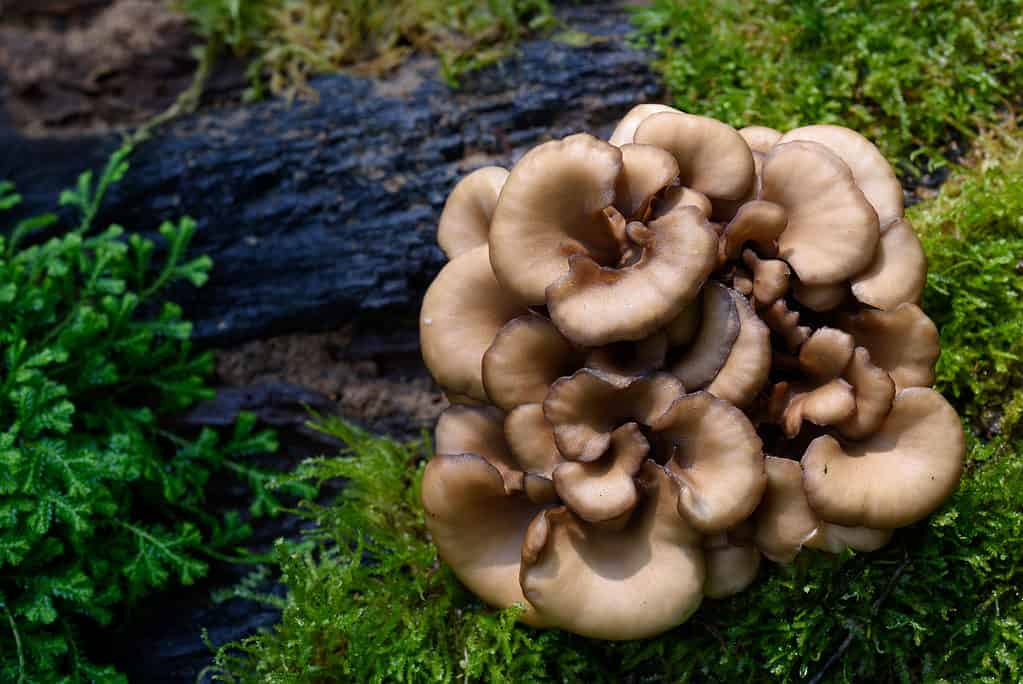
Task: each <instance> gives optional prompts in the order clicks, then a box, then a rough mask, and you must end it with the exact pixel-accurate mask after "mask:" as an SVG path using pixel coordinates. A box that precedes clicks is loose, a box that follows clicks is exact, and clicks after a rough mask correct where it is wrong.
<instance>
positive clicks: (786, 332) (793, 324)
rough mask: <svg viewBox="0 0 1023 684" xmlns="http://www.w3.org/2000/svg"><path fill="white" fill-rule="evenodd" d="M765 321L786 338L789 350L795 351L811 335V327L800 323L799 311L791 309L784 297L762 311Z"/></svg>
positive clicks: (769, 326)
mask: <svg viewBox="0 0 1023 684" xmlns="http://www.w3.org/2000/svg"><path fill="white" fill-rule="evenodd" d="M760 315H761V316H763V317H764V323H766V324H767V327H768V328H770V329H771V330H773V331H774V332H776V333H778V334H779V335H781V337H782V339H784V340H785V346H786V347H788V349H789V351H795V350H797V349H799V347H800V346H801V345H802V344H803V343H804V342H806V340H807V339H808V338H809V337H810V332H811V330H810V327H809V326H806V325H799V312H798V311H792V310H790V309H789V305H788V304H787V303H786V302H785V300H784V299H779V300H778V301H776V302H774V303H773V304H771V305H770V306H769V307H767V308H766V309H763V310H762V311H761V312H760Z"/></svg>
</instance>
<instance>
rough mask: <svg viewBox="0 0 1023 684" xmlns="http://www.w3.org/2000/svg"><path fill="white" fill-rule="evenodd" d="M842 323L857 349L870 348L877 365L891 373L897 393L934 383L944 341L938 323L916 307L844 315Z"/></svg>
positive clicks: (902, 305) (913, 305)
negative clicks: (941, 339)
mask: <svg viewBox="0 0 1023 684" xmlns="http://www.w3.org/2000/svg"><path fill="white" fill-rule="evenodd" d="M839 324H840V325H841V326H842V329H843V330H846V331H848V332H849V334H851V335H852V336H853V339H854V340H855V341H856V345H857V346H860V347H866V349H867V351H868V352H870V358H871V359H872V360H873V362H874V365H876V366H878V367H880V368H883V369H885V370H886V371H888V374H889V375H891V376H892V380H894V381H895V389H896V391H898V390H901V389H903V388H906V387H930V386H931V385H933V384H934V364H936V363H937V362H938V355H939V354H941V341H940V338H939V336H938V328H937V327H936V326H935V325H934V322H933V321H932V320H931V319H930V318H928V317H927V314H925V313H924V312H923V311H922V310H921V309H920V307H919V306H917V305H916V304H899V305H898V306H897V307H895V308H894V309H892V310H890V311H876V310H866V311H861V312H859V313H857V314H851V315H849V314H847V315H843V316H840V317H839Z"/></svg>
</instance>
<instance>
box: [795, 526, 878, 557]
mask: <svg viewBox="0 0 1023 684" xmlns="http://www.w3.org/2000/svg"><path fill="white" fill-rule="evenodd" d="M893 532H894V530H875V529H871V528H869V527H846V526H845V525H833V524H831V523H821V525H820V527H819V528H817V534H815V535H814V536H813V539H810V540H808V541H807V542H806V547H807V548H811V549H820V550H821V551H827V552H828V553H842V552H843V551H845V550H846V549H852V550H853V551H877V550H878V549H879V548H881V547H882V546H884V545H885V544H887V543H888V542H889V541H891V538H892V533H893Z"/></svg>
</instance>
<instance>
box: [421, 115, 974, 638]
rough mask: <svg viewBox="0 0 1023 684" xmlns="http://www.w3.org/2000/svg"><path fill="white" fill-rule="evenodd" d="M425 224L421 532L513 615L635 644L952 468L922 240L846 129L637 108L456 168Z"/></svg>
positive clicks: (873, 527) (854, 530) (954, 456)
mask: <svg viewBox="0 0 1023 684" xmlns="http://www.w3.org/2000/svg"><path fill="white" fill-rule="evenodd" d="M438 241H439V242H440V246H441V247H442V248H443V250H444V252H445V253H446V254H447V256H448V258H449V259H450V261H449V262H448V263H447V265H446V266H445V267H444V268H443V270H442V271H441V272H440V274H439V275H438V276H437V278H436V280H435V281H434V282H433V284H432V285H431V286H430V289H429V291H428V292H427V294H426V298H425V299H424V301H423V307H422V314H421V319H420V332H421V340H422V350H423V357H424V359H425V361H426V364H427V366H428V367H429V369H430V371H431V372H432V373H433V375H434V377H435V378H436V380H437V382H438V383H439V384H440V385H441V386H443V387H444V388H445V390H446V392H447V395H448V398H449V399H450V400H451V402H452V404H453V405H452V407H451V408H449V409H448V410H447V411H446V412H445V413H444V414H443V415H442V416H441V418H440V422H439V423H438V425H437V432H436V456H434V457H433V458H432V460H431V461H430V462H429V464H428V465H427V467H426V472H425V475H424V479H423V492H422V498H423V504H424V506H425V508H426V512H427V524H428V526H429V529H430V532H431V534H432V536H433V539H434V541H435V543H436V544H437V547H438V549H439V551H440V555H441V557H442V558H443V559H444V560H445V561H446V562H447V563H448V564H449V565H450V566H451V567H452V568H453V570H454V572H455V573H456V574H457V575H458V577H459V578H460V579H461V580H462V581H463V582H464V583H465V584H466V586H468V587H469V588H470V589H471V590H472V591H474V592H475V593H476V594H477V595H479V596H480V597H481V598H482V599H483V600H484V601H486V602H488V603H490V604H492V605H494V606H499V607H505V606H510V605H512V604H516V603H519V604H522V605H523V606H524V607H525V611H524V613H523V615H522V619H523V620H525V621H526V622H528V623H530V624H532V625H537V626H556V627H560V628H563V629H566V630H569V631H572V632H576V633H578V634H582V635H586V636H590V637H596V638H603V639H635V638H641V637H646V636H651V635H654V634H657V633H659V632H662V631H664V630H666V629H669V628H671V627H673V626H675V625H678V624H679V623H681V622H683V621H685V620H686V619H687V618H688V617H689V616H690V615H691V614H692V613H693V611H695V610H696V608H697V607H698V606H699V605H700V602H701V600H702V599H703V597H704V596H710V597H723V596H727V595H730V594H733V593H736V592H738V591H741V590H742V589H744V588H745V587H746V586H748V585H749V584H750V583H751V582H752V581H753V578H754V576H755V575H756V572H757V569H758V566H759V564H760V557H761V555H764V556H766V557H767V558H769V559H771V560H772V561H776V562H781V563H785V562H790V561H792V560H793V558H795V556H796V554H797V553H799V551H800V549H801V548H802V547H804V546H808V547H812V548H817V549H823V550H826V551H832V552H838V551H841V550H843V549H845V548H852V549H857V550H864V551H866V550H873V549H877V548H879V547H880V546H882V545H884V544H885V543H886V542H887V541H888V540H889V539H890V538H891V535H892V530H893V529H895V528H898V527H902V526H905V525H909V524H911V523H913V522H915V521H917V520H920V519H921V518H923V517H924V516H926V515H927V514H928V513H930V512H931V511H933V510H934V509H935V508H936V507H937V506H938V505H939V504H940V503H941V502H942V500H943V499H945V497H947V496H948V495H949V494H950V493H951V492H952V491H953V490H954V489H955V487H956V485H957V483H958V481H959V477H960V473H961V470H962V465H963V452H964V438H963V432H962V427H961V425H960V422H959V418H958V416H957V415H956V412H955V410H954V409H953V408H952V407H951V406H950V405H949V404H948V402H946V401H945V399H944V398H942V396H941V395H940V394H938V393H937V392H935V391H934V390H933V389H931V388H930V385H931V384H933V382H934V364H935V362H936V360H937V358H938V351H939V349H938V332H937V330H936V329H935V326H934V324H933V323H932V322H931V320H930V319H929V318H928V317H927V316H926V315H925V314H924V313H923V312H922V311H921V310H920V308H919V306H918V305H917V302H918V301H919V298H920V292H921V289H922V288H923V285H924V275H925V271H926V261H925V258H924V254H923V251H922V250H921V247H920V242H919V240H918V239H917V237H916V235H915V233H914V231H913V228H912V226H910V224H909V223H908V222H907V221H906V220H905V218H903V211H902V189H901V187H900V185H899V182H898V180H897V179H896V177H895V174H894V173H893V172H892V169H891V167H890V166H889V164H888V163H887V162H886V161H885V159H884V157H883V156H882V155H881V153H880V152H879V151H878V150H877V148H876V147H874V145H873V144H871V143H870V142H869V141H868V140H866V139H865V138H863V137H862V136H860V135H859V134H857V133H855V132H853V131H851V130H848V129H846V128H841V127H837V126H809V127H805V128H799V129H796V130H793V131H789V132H788V133H786V134H784V135H782V134H781V133H779V132H778V131H775V130H772V129H769V128H763V127H759V126H753V127H749V128H744V129H742V130H739V131H736V130H734V129H733V128H731V127H729V126H727V125H725V124H723V123H720V122H718V121H715V120H713V119H708V118H705V117H701V116H694V115H691V114H686V113H683V112H680V111H678V110H675V109H672V108H670V107H665V106H660V105H640V106H638V107H635V108H634V109H633V110H632V111H630V112H629V113H628V115H627V116H626V117H625V118H624V119H623V120H622V121H621V123H620V124H619V125H618V127H617V128H616V129H615V131H614V134H613V135H612V136H611V139H610V141H609V142H603V141H601V140H598V139H597V138H594V137H593V136H590V135H586V134H578V135H572V136H569V137H567V138H564V139H563V140H556V141H552V142H547V143H544V144H542V145H539V146H538V147H536V148H534V149H532V150H531V151H529V152H528V153H527V154H526V155H525V156H524V157H523V158H522V159H521V161H519V162H518V163H517V164H515V166H514V167H513V168H512V170H511V171H510V172H509V171H506V170H504V169H501V168H496V167H488V168H483V169H480V170H478V171H476V172H474V173H472V174H470V175H469V176H467V177H466V178H465V179H463V180H462V181H461V182H460V183H459V184H458V185H457V186H456V187H455V189H454V191H453V192H452V193H451V196H450V198H449V199H448V201H447V204H446V206H445V208H444V213H443V215H442V216H441V220H440V227H439V230H438ZM765 451H766V452H767V454H769V455H765Z"/></svg>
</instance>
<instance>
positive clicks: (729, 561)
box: [703, 532, 760, 599]
mask: <svg viewBox="0 0 1023 684" xmlns="http://www.w3.org/2000/svg"><path fill="white" fill-rule="evenodd" d="M703 550H704V558H705V560H706V564H707V580H706V582H704V584H703V593H704V595H706V596H707V598H712V599H723V598H727V597H729V596H734V595H735V594H738V593H739V592H740V591H742V590H743V589H745V588H746V587H748V586H749V585H751V584H752V583H753V580H755V579H756V578H757V571H758V570H759V569H760V552H759V551H757V548H756V547H755V546H749V545H737V544H733V543H732V542H731V540H730V539H729V535H728V534H727V533H725V532H721V533H719V534H715V535H713V536H710V537H707V539H706V540H704V543H703Z"/></svg>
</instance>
